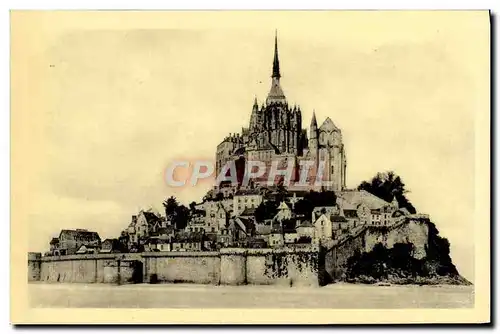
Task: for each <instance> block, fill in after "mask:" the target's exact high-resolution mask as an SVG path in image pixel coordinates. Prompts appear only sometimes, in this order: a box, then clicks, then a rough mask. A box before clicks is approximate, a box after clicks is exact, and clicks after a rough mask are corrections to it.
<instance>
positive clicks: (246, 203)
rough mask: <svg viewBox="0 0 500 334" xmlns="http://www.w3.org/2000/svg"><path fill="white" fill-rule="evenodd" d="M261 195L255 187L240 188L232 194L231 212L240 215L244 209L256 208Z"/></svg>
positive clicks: (260, 201)
mask: <svg viewBox="0 0 500 334" xmlns="http://www.w3.org/2000/svg"><path fill="white" fill-rule="evenodd" d="M262 198H263V197H262V195H261V194H260V192H259V191H258V190H256V189H248V190H240V191H237V192H236V193H235V194H234V196H233V212H234V215H235V216H239V215H241V213H243V212H244V211H245V209H254V210H255V209H256V208H257V207H258V206H259V204H260V203H262Z"/></svg>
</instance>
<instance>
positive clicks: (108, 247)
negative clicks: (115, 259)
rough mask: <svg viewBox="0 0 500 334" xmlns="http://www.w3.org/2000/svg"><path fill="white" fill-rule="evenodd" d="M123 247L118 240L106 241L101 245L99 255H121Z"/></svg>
mask: <svg viewBox="0 0 500 334" xmlns="http://www.w3.org/2000/svg"><path fill="white" fill-rule="evenodd" d="M122 251H123V245H122V243H121V242H120V240H118V239H106V240H104V241H103V242H102V244H101V249H100V250H99V253H121V252H122Z"/></svg>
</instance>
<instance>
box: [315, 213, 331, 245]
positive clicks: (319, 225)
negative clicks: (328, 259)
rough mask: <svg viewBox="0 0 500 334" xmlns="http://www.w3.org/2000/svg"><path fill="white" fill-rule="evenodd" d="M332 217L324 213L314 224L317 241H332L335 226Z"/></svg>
mask: <svg viewBox="0 0 500 334" xmlns="http://www.w3.org/2000/svg"><path fill="white" fill-rule="evenodd" d="M330 217H331V216H330V215H329V214H326V213H323V214H321V215H320V216H319V217H318V219H316V221H315V222H314V229H315V231H314V236H315V239H316V240H322V239H332V238H333V234H332V231H333V224H332V221H331V220H330Z"/></svg>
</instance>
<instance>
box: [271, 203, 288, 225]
mask: <svg viewBox="0 0 500 334" xmlns="http://www.w3.org/2000/svg"><path fill="white" fill-rule="evenodd" d="M289 219H292V210H290V208H289V207H288V205H286V203H285V202H281V203H280V205H279V206H278V213H277V214H276V215H275V216H274V218H273V220H274V221H278V222H281V221H284V220H289Z"/></svg>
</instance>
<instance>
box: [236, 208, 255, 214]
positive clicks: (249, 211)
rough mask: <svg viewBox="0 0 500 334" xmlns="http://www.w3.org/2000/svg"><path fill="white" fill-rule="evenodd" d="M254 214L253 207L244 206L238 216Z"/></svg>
mask: <svg viewBox="0 0 500 334" xmlns="http://www.w3.org/2000/svg"><path fill="white" fill-rule="evenodd" d="M254 215H255V208H245V210H243V212H242V213H240V216H254Z"/></svg>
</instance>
